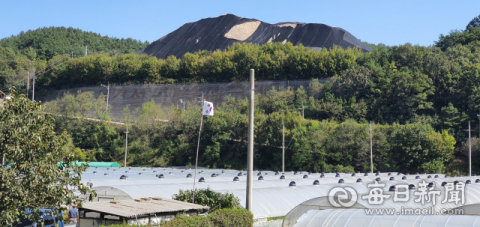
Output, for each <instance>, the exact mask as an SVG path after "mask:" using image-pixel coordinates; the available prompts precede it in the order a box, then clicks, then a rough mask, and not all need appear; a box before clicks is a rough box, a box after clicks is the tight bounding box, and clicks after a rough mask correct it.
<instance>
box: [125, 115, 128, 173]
mask: <svg viewBox="0 0 480 227" xmlns="http://www.w3.org/2000/svg"><path fill="white" fill-rule="evenodd" d="M125 125H127V131H125V167H127V146H128V124H127V122H125Z"/></svg>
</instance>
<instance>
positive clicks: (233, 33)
mask: <svg viewBox="0 0 480 227" xmlns="http://www.w3.org/2000/svg"><path fill="white" fill-rule="evenodd" d="M235 42H248V43H257V44H260V45H262V44H265V43H271V42H282V43H286V42H291V43H292V44H293V45H298V44H300V43H301V44H303V45H304V46H305V47H309V48H313V49H317V50H319V49H322V48H332V47H333V46H334V45H337V46H340V47H344V48H349V47H350V48H353V47H358V48H360V49H361V50H362V51H363V52H367V51H372V50H371V49H370V48H369V47H368V46H366V45H365V44H363V43H362V42H361V41H360V40H358V39H357V38H355V36H353V35H352V34H350V33H349V32H347V31H345V30H343V29H342V28H337V27H330V26H328V25H325V24H314V23H293V22H285V23H279V24H269V23H264V22H262V21H259V20H256V19H248V18H242V17H238V16H235V15H233V14H226V15H222V16H219V17H215V18H206V19H202V20H199V21H197V22H192V23H187V24H184V25H183V26H181V27H180V28H178V29H177V30H175V31H173V32H171V33H169V34H167V35H166V36H164V37H162V38H160V39H158V40H157V41H155V42H153V43H151V44H150V45H148V46H147V47H145V48H144V49H142V50H139V51H137V52H136V53H146V54H148V55H153V56H156V57H157V58H167V57H168V56H170V55H174V56H176V57H177V58H181V57H183V55H184V54H185V53H187V52H191V53H193V52H196V51H199V50H207V51H214V50H218V49H220V50H224V49H225V48H227V47H228V46H230V45H231V44H233V43H235Z"/></svg>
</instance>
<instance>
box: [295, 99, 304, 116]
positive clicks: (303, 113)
mask: <svg viewBox="0 0 480 227" xmlns="http://www.w3.org/2000/svg"><path fill="white" fill-rule="evenodd" d="M297 109H299V110H302V119H305V106H304V105H303V102H302V108H297Z"/></svg>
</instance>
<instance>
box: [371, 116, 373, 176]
mask: <svg viewBox="0 0 480 227" xmlns="http://www.w3.org/2000/svg"><path fill="white" fill-rule="evenodd" d="M370 172H371V173H373V143H372V122H371V121H370Z"/></svg>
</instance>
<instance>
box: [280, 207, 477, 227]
mask: <svg viewBox="0 0 480 227" xmlns="http://www.w3.org/2000/svg"><path fill="white" fill-rule="evenodd" d="M478 218H479V216H469V215H397V214H394V215H368V214H366V213H365V210H363V209H347V210H342V209H338V210H310V211H308V212H307V213H305V214H304V215H302V216H301V217H300V218H299V219H298V222H297V223H296V224H295V225H294V226H295V227H304V226H328V227H390V226H391V227H394V226H415V227H430V226H432V227H433V226H445V227H453V226H480V221H479V220H478ZM284 226H287V225H284Z"/></svg>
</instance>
